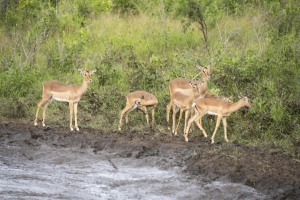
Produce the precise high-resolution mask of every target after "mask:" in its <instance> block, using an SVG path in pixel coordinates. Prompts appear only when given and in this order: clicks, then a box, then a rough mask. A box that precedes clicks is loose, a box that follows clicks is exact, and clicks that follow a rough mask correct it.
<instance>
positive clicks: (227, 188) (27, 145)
mask: <svg viewBox="0 0 300 200" xmlns="http://www.w3.org/2000/svg"><path fill="white" fill-rule="evenodd" d="M0 147H1V148H0V169H1V172H0V179H1V180H0V196H2V197H3V196H4V197H7V199H49V198H50V199H99V198H100V199H126V198H127V199H299V197H300V163H299V161H298V160H296V159H293V158H291V157H289V156H287V155H284V154H283V153H281V152H280V151H279V150H278V149H274V150H273V149H271V147H268V148H267V147H266V148H264V149H259V148H253V147H247V146H243V145H240V144H237V143H225V142H220V143H217V144H214V145H211V144H210V142H209V140H208V139H205V138H203V137H200V136H191V137H190V142H188V143H187V142H185V141H184V138H183V136H176V137H175V136H172V135H171V134H162V133H159V132H158V131H153V130H148V129H145V130H144V131H121V132H119V131H109V132H104V131H101V130H97V129H90V128H81V129H80V132H76V131H73V132H70V131H69V130H68V129H67V128H50V127H47V128H43V127H40V126H37V127H35V126H32V125H31V123H24V122H8V123H0ZM172 183H173V184H172ZM24 185H25V186H26V185H27V186H30V187H24ZM50 186H51V187H50ZM54 186H55V187H54ZM70 191H74V192H73V193H70ZM105 191H106V192H105ZM124 191H125V192H124ZM43 195H44V196H43ZM145 195H146V196H145Z"/></svg>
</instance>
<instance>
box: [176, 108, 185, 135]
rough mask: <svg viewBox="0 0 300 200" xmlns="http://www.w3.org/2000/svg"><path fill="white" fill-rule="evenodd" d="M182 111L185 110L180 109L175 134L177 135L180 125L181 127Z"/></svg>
mask: <svg viewBox="0 0 300 200" xmlns="http://www.w3.org/2000/svg"><path fill="white" fill-rule="evenodd" d="M182 112H183V110H182V109H180V112H179V118H178V122H177V126H176V129H175V135H177V131H178V127H179V125H180V121H181V119H182Z"/></svg>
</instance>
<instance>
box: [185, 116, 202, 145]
mask: <svg viewBox="0 0 300 200" xmlns="http://www.w3.org/2000/svg"><path fill="white" fill-rule="evenodd" d="M198 115H199V112H198V111H196V112H195V115H194V116H193V117H191V118H190V119H189V121H188V124H187V127H186V130H184V131H185V133H184V138H185V141H186V142H188V141H189V139H188V135H189V130H190V127H191V125H192V124H193V122H194V121H195V119H196V118H197V117H198Z"/></svg>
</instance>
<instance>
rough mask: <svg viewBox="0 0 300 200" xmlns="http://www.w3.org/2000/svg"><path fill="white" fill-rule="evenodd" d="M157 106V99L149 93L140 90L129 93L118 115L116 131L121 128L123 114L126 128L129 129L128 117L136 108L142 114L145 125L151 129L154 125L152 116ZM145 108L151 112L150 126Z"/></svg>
mask: <svg viewBox="0 0 300 200" xmlns="http://www.w3.org/2000/svg"><path fill="white" fill-rule="evenodd" d="M157 104H158V100H157V98H156V97H155V96H154V95H153V94H151V93H149V92H146V91H142V90H139V91H134V92H130V93H129V94H128V95H127V97H126V106H125V108H124V109H123V110H122V111H121V113H120V122H119V126H118V129H119V130H121V128H122V119H123V115H124V114H125V120H126V126H127V128H129V125H128V115H129V113H130V112H131V111H133V110H134V109H136V108H138V109H140V110H142V111H143V112H144V114H145V117H146V121H147V124H148V126H149V127H150V128H152V127H153V125H154V115H155V108H156V105H157ZM147 107H150V108H151V111H152V123H151V125H150V124H149V116H148V111H147Z"/></svg>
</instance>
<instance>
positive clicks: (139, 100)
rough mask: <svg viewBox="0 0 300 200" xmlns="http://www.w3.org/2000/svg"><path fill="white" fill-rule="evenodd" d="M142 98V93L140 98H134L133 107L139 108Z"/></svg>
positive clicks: (143, 98)
mask: <svg viewBox="0 0 300 200" xmlns="http://www.w3.org/2000/svg"><path fill="white" fill-rule="evenodd" d="M144 100H145V97H144V95H142V96H141V98H139V99H137V100H135V102H134V107H135V108H136V107H138V108H139V107H140V106H141V105H142V102H143V101H144Z"/></svg>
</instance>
